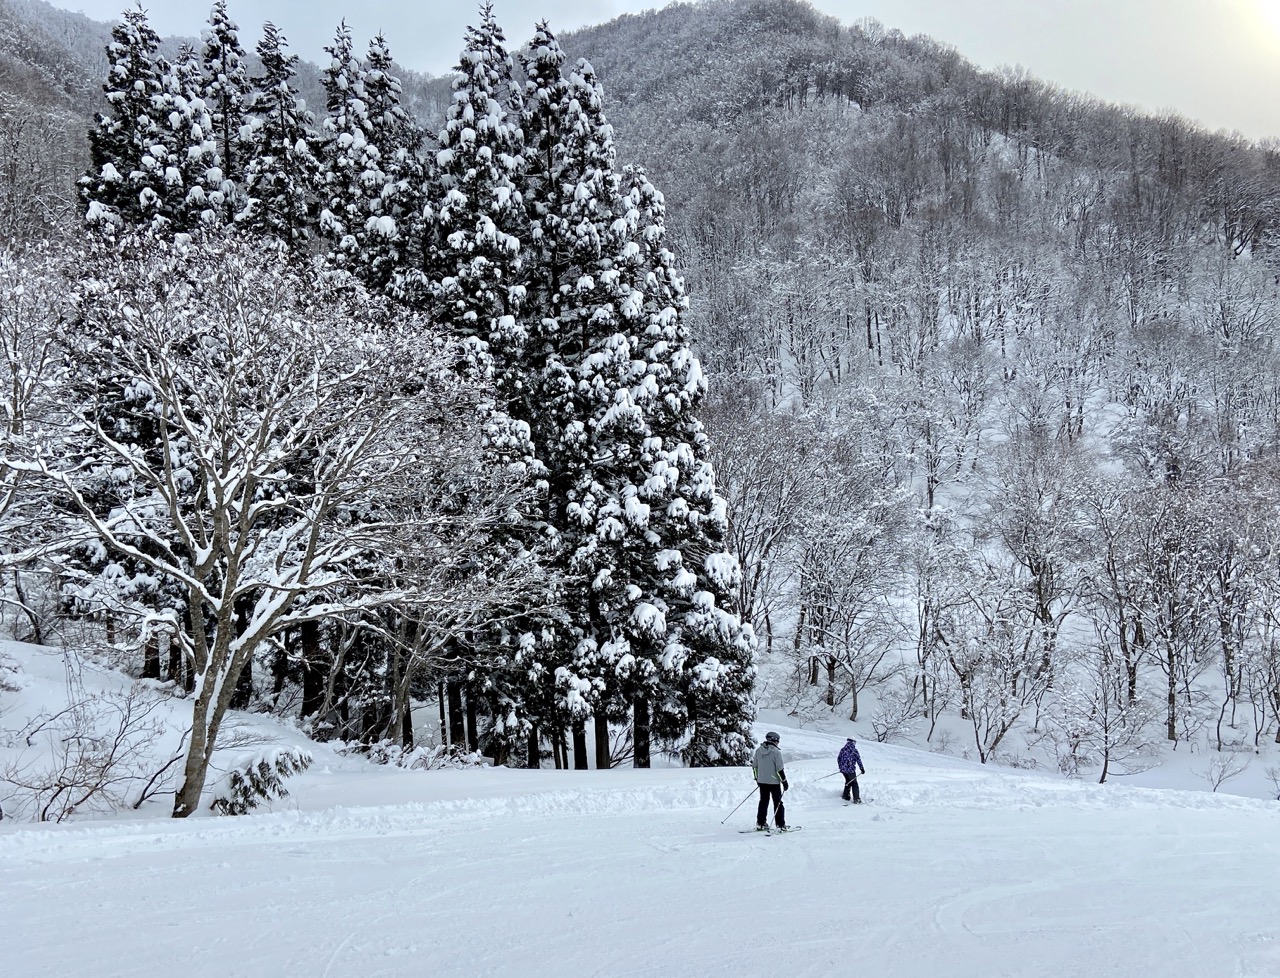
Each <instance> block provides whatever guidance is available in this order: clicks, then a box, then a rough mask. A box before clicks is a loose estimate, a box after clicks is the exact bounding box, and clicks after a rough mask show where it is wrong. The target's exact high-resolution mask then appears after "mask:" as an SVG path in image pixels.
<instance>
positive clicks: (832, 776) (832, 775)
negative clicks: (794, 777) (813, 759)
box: [814, 771, 843, 784]
mask: <svg viewBox="0 0 1280 978" xmlns="http://www.w3.org/2000/svg"><path fill="white" fill-rule="evenodd" d="M842 773H843V772H842V771H832V772H831V773H830V774H824V775H823V776H822V777H820V778H819V779H818V781H826V780H827V778H834V777H835V776H836V775H837V774H842ZM814 783H815V784H816V783H817V782H814Z"/></svg>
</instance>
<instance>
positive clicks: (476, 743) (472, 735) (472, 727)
mask: <svg viewBox="0 0 1280 978" xmlns="http://www.w3.org/2000/svg"><path fill="white" fill-rule="evenodd" d="M479 749H480V723H479V719H478V717H477V709H476V698H475V696H473V695H472V693H471V690H467V750H469V751H478V750H479Z"/></svg>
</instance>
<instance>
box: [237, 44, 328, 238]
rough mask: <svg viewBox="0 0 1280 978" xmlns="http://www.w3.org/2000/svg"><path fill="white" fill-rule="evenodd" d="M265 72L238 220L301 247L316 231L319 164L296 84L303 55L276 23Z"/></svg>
mask: <svg viewBox="0 0 1280 978" xmlns="http://www.w3.org/2000/svg"><path fill="white" fill-rule="evenodd" d="M257 52H258V57H259V58H260V59H261V60H262V70H263V74H262V77H260V78H255V79H254V91H253V93H252V95H251V97H250V102H249V115H250V117H251V124H250V129H249V132H248V134H247V144H246V147H245V153H246V157H247V163H246V165H245V177H244V182H245V195H246V198H247V202H246V206H245V208H244V210H243V211H242V213H240V214H239V215H238V216H237V220H238V221H239V222H240V223H241V224H242V225H244V226H245V227H247V228H250V229H252V230H253V231H255V232H257V233H259V234H262V235H265V236H268V237H272V238H276V239H278V240H280V241H283V242H285V244H287V245H288V246H289V248H290V249H291V250H294V251H297V250H298V249H300V248H301V247H302V246H303V245H304V244H305V243H306V242H307V241H308V240H309V239H310V238H311V235H312V226H313V221H314V215H315V188H316V184H317V182H318V174H319V163H318V161H317V160H316V155H315V147H316V145H317V142H318V136H317V135H316V133H315V131H314V129H313V128H312V119H311V113H310V112H308V111H307V106H306V103H305V102H304V101H303V100H302V99H301V98H299V97H298V92H297V89H296V88H295V87H294V82H293V79H294V76H295V74H296V72H297V65H298V56H297V55H296V54H290V53H288V42H287V41H286V40H285V37H284V35H283V34H281V33H280V31H279V29H278V28H277V27H276V26H275V25H274V24H272V23H270V22H268V23H267V24H265V25H263V28H262V39H261V40H260V41H259V42H258V47H257Z"/></svg>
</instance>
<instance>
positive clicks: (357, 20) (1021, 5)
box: [53, 0, 1280, 139]
mask: <svg viewBox="0 0 1280 978" xmlns="http://www.w3.org/2000/svg"><path fill="white" fill-rule="evenodd" d="M126 2H127V0H53V3H54V5H55V6H60V7H66V8H67V9H71V10H81V11H83V12H84V13H86V14H88V15H89V16H90V17H93V18H95V19H97V20H110V19H113V18H116V17H118V16H119V14H120V11H121V10H122V9H124V7H125V5H126ZM812 2H813V5H814V6H815V7H817V8H819V9H820V10H823V11H825V12H827V13H829V14H832V15H834V16H835V17H837V18H839V19H840V20H841V21H843V22H844V23H846V24H849V23H853V22H855V21H857V20H859V19H861V18H863V17H874V18H876V19H877V20H879V21H881V22H882V23H883V24H884V25H885V26H886V27H897V28H899V29H901V30H902V31H903V32H904V33H906V34H916V33H921V34H928V35H930V36H932V37H933V38H935V39H936V40H938V41H941V42H943V43H945V44H950V45H952V46H953V47H955V48H956V49H957V50H958V51H959V52H960V53H961V54H962V55H964V56H965V57H967V58H968V59H969V60H971V61H973V62H976V63H977V64H979V65H981V66H983V67H996V66H999V65H1014V64H1020V65H1023V66H1024V67H1026V68H1027V69H1028V70H1030V71H1031V72H1032V73H1033V74H1035V75H1037V76H1039V77H1041V78H1045V79H1047V80H1049V81H1053V82H1056V83H1058V84H1059V85H1062V86H1064V87H1067V88H1074V89H1079V90H1082V91H1086V92H1090V93H1092V94H1094V95H1097V96H1100V97H1102V98H1105V99H1108V100H1110V101H1115V102H1125V103H1131V104H1134V105H1139V106H1142V107H1144V108H1147V109H1151V110H1163V109H1173V110H1175V111H1177V112H1179V113H1181V114H1182V115H1185V116H1188V117H1190V118H1192V119H1195V120H1198V121H1199V122H1201V123H1203V124H1205V125H1206V126H1208V127H1209V128H1211V129H1218V128H1224V129H1237V130H1239V131H1240V132H1242V133H1244V134H1245V135H1246V136H1249V137H1251V138H1254V139H1265V138H1273V137H1276V138H1280V97H1278V94H1280V0H812ZM664 5H665V3H664V0H494V9H495V11H496V13H497V16H498V22H499V23H500V24H502V25H503V29H504V30H505V31H506V34H507V38H508V41H510V42H511V44H512V46H513V47H514V46H516V45H517V44H519V43H521V42H523V41H524V40H526V39H527V38H528V36H529V35H530V34H531V33H532V29H533V24H534V21H536V20H539V19H541V18H543V17H545V18H547V19H548V20H550V22H551V27H552V29H553V30H555V31H556V32H557V33H559V32H563V31H567V30H569V29H571V28H574V27H580V26H582V25H583V24H594V23H601V22H603V21H606V20H610V19H612V18H613V17H616V16H617V15H619V14H621V13H624V12H626V11H639V10H643V9H646V8H650V7H654V6H659V7H661V6H664ZM143 6H144V7H145V8H146V9H147V11H148V13H149V14H150V18H151V22H152V24H153V25H154V26H155V27H156V29H157V30H159V31H160V33H162V34H184V35H192V36H194V35H196V34H198V33H199V31H200V28H201V26H202V23H203V20H204V14H202V13H200V11H201V10H203V7H204V5H203V4H201V3H198V2H197V3H193V2H192V0H143ZM228 8H229V10H230V12H231V15H232V17H233V18H234V19H235V20H236V22H237V23H238V24H239V25H240V28H241V39H242V41H244V42H245V46H246V47H251V46H252V45H253V44H254V43H256V41H257V37H258V32H259V28H260V27H261V25H262V23H263V22H264V21H267V20H270V21H272V22H274V23H275V24H276V26H277V27H279V28H280V29H281V30H282V31H284V33H285V35H286V36H287V37H288V39H289V43H290V46H291V48H292V49H293V50H294V51H295V52H297V53H298V54H300V55H302V56H303V57H304V58H307V59H309V60H312V61H319V60H320V57H321V55H322V50H323V47H324V45H325V44H326V43H328V42H329V41H330V40H331V39H332V37H333V28H334V26H335V25H336V24H337V23H338V21H339V20H341V19H342V18H343V17H346V19H347V22H348V23H349V24H351V26H352V29H353V31H354V33H355V36H356V40H357V43H358V44H360V45H361V46H363V43H364V42H365V41H366V40H367V39H368V38H369V37H371V36H372V35H374V34H376V33H377V32H378V31H379V30H383V31H385V32H386V34H387V37H388V39H389V40H390V42H391V50H392V53H393V54H394V55H395V57H396V60H397V61H399V62H400V63H402V64H405V65H408V66H409V67H412V68H417V69H419V70H421V71H426V72H430V73H432V74H442V73H444V72H445V71H447V70H448V69H449V68H450V67H452V65H453V64H454V62H455V60H456V58H457V54H458V50H459V48H460V46H461V42H462V36H463V30H464V29H465V27H466V25H467V24H468V23H470V22H472V21H474V19H475V12H476V3H474V2H472V0H229V3H228ZM569 54H570V56H572V55H573V52H572V51H569ZM603 81H604V84H605V87H606V89H607V87H608V84H609V80H608V78H604V79H603Z"/></svg>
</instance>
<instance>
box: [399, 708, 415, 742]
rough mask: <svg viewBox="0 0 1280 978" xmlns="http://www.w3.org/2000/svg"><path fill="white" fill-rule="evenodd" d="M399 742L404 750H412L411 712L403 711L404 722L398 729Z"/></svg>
mask: <svg viewBox="0 0 1280 978" xmlns="http://www.w3.org/2000/svg"><path fill="white" fill-rule="evenodd" d="M400 740H401V743H402V744H403V746H404V749H405V750H412V749H413V711H412V710H405V711H404V720H403V724H402V726H401V728H400Z"/></svg>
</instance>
